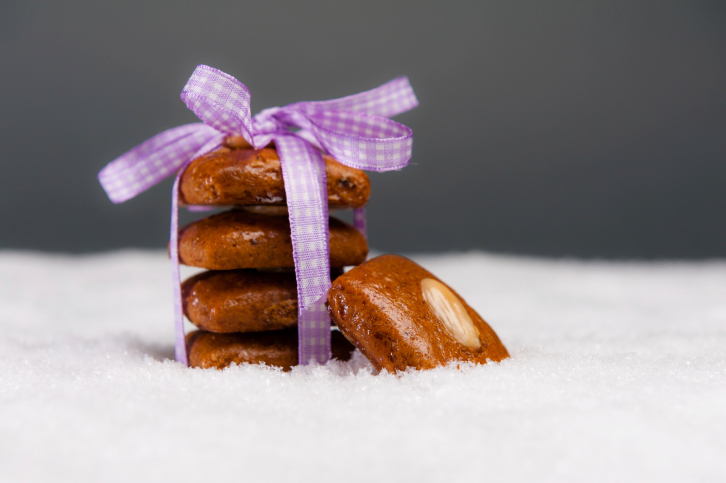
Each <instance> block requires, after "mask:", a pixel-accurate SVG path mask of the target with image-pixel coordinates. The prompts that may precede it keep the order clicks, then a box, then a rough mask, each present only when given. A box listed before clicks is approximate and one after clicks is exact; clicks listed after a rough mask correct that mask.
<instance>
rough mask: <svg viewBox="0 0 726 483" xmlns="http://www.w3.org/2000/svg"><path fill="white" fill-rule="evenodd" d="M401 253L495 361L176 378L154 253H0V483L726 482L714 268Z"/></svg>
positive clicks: (721, 343) (724, 331) (725, 375)
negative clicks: (490, 343)
mask: <svg viewBox="0 0 726 483" xmlns="http://www.w3.org/2000/svg"><path fill="white" fill-rule="evenodd" d="M414 258H415V259H416V260H417V261H418V262H419V263H421V264H423V265H424V266H425V267H426V268H428V269H429V270H431V271H432V272H434V273H435V274H436V275H438V276H439V277H440V278H441V279H443V280H444V281H446V282H447V283H449V284H450V285H451V286H453V287H454V289H456V290H457V291H458V292H459V293H460V294H461V295H462V296H464V298H465V299H466V300H467V301H468V302H469V303H470V304H471V305H472V306H474V307H475V308H476V309H477V310H478V311H479V313H480V314H481V315H482V316H483V317H484V318H485V319H487V321H489V323H490V324H491V325H492V327H494V329H495V330H496V331H497V332H498V333H499V335H500V337H501V338H502V340H503V342H504V344H505V345H506V346H507V348H508V349H509V351H510V353H511V354H512V358H511V359H509V360H506V361H504V362H502V363H501V364H489V365H485V366H477V367H464V368H463V369H461V370H457V369H455V368H453V367H449V368H442V369H438V370H433V371H427V372H410V373H406V374H403V375H400V376H394V375H391V374H387V373H386V374H381V375H374V374H372V370H371V368H370V365H369V364H368V363H367V361H365V359H363V358H362V356H360V354H356V358H355V359H354V361H353V362H351V363H340V362H333V363H330V364H328V365H327V366H324V367H320V366H317V367H306V368H300V369H296V370H294V371H293V372H291V373H282V372H279V371H277V370H273V369H270V368H265V367H260V366H239V367H232V368H229V369H227V370H225V371H215V370H201V369H187V368H184V367H182V366H180V365H179V364H177V363H175V362H172V361H170V360H168V358H169V357H171V356H172V353H173V333H172V315H171V289H170V284H169V265H168V261H167V260H166V258H165V254H164V253H161V252H139V251H135V252H120V253H113V254H105V255H97V256H80V257H72V256H51V255H40V254H31V253H13V252H4V253H3V252H0V289H1V290H0V324H2V326H1V328H0V481H3V482H4V481H125V482H130V481H195V482H199V481H205V482H207V481H218V480H221V479H222V478H224V479H225V480H229V481H245V482H253V481H313V480H315V481H335V482H337V483H339V482H358V481H366V482H378V481H381V482H383V481H415V482H421V481H447V482H448V481H726V262H724V261H716V262H700V263H685V262H683V263H607V262H579V261H568V260H557V261H554V260H542V259H533V258H518V257H507V256H495V255H488V254H481V253H470V254H457V255H446V256H419V257H414ZM188 273H191V272H188Z"/></svg>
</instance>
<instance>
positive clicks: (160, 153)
mask: <svg viewBox="0 0 726 483" xmlns="http://www.w3.org/2000/svg"><path fill="white" fill-rule="evenodd" d="M217 135H219V132H218V131H217V130H215V129H213V128H211V127H209V126H207V125H205V124H202V123H194V124H186V125H184V126H178V127H175V128H172V129H168V130H166V131H164V132H162V133H159V134H157V135H156V136H154V137H153V138H151V139H148V140H146V141H144V142H143V143H141V144H139V145H138V146H136V147H135V148H134V149H132V150H131V151H129V152H127V153H125V154H123V155H121V156H119V157H118V158H116V159H115V160H113V161H111V162H110V163H108V165H106V167H105V168H103V169H102V170H101V171H100V172H99V173H98V181H99V182H100V183H101V186H103V189H104V190H105V191H106V194H107V195H108V197H109V198H110V199H111V201H112V202H114V203H122V202H124V201H126V200H129V199H131V198H133V197H134V196H136V195H138V194H139V193H141V192H143V191H146V190H147V189H149V188H151V187H152V186H154V185H155V184H157V183H159V182H160V181H162V180H163V179H164V178H166V177H167V176H169V175H170V174H172V173H173V172H174V171H175V170H177V169H179V167H180V166H181V165H182V164H184V162H185V161H186V160H188V159H189V157H190V156H191V155H192V154H193V153H194V152H196V151H197V150H199V148H200V147H201V146H203V145H205V144H206V143H207V142H208V141H209V140H210V139H211V138H214V137H215V136H217Z"/></svg>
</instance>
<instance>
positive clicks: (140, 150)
mask: <svg viewBox="0 0 726 483" xmlns="http://www.w3.org/2000/svg"><path fill="white" fill-rule="evenodd" d="M181 98H182V100H183V101H184V103H185V104H186V105H187V107H188V108H189V109H191V110H192V111H193V112H194V113H195V114H196V115H197V116H198V117H199V118H200V119H201V120H202V121H203V123H195V124H187V125H184V126H179V127H176V128H172V129H169V130H168V131H164V132H162V133H160V134H158V135H156V136H154V137H153V138H151V139H149V140H147V141H146V142H144V143H142V144H141V145H139V146H137V147H136V148H134V149H132V150H131V151H129V152H128V153H126V154H124V155H122V156H121V157H119V158H118V159H116V160H114V161H112V162H111V163H109V164H108V165H107V166H106V167H105V168H104V169H103V170H101V172H100V173H99V176H98V178H99V181H100V182H101V185H102V186H103V188H104V189H105V190H106V193H107V194H108V196H109V198H110V199H111V200H112V201H113V202H114V203H120V202H123V201H126V200H128V199H130V198H133V197H134V196H136V195H137V194H139V193H141V192H142V191H145V190H147V189H148V188H150V187H151V186H153V185H155V184H156V183H158V182H160V181H161V180H163V179H164V178H166V177H167V176H169V175H170V174H172V173H174V172H175V171H178V173H177V177H176V182H175V183H174V191H173V194H172V223H171V225H172V226H171V233H170V255H171V258H172V273H173V275H174V295H175V316H176V329H177V330H176V358H177V360H178V361H181V362H184V363H187V355H186V347H185V342H184V325H183V317H182V313H181V292H180V288H179V286H180V283H179V266H178V258H179V257H178V252H177V248H178V247H177V236H178V226H177V209H178V208H177V207H178V205H177V203H178V185H179V179H180V177H181V174H182V173H183V171H184V169H183V168H185V167H186V164H188V163H189V162H190V161H191V160H192V159H194V158H196V157H198V156H200V155H201V154H204V153H205V152H209V151H211V150H212V149H215V148H216V147H218V146H219V145H220V144H221V143H222V142H223V140H224V137H225V136H227V135H230V134H241V135H242V136H243V137H244V138H245V139H246V140H247V142H249V143H250V145H252V146H253V147H255V148H256V149H261V148H263V147H265V146H267V145H268V144H269V143H270V142H272V141H274V142H275V147H276V148H277V151H278V154H279V157H280V163H281V166H282V175H283V180H284V182H285V194H286V197H287V206H288V211H289V216H290V229H291V236H292V245H293V255H294V259H295V274H296V277H297V287H298V288H297V290H298V315H299V318H298V336H299V361H300V363H301V364H306V363H308V362H310V361H311V360H313V361H316V362H320V363H324V362H325V361H327V360H328V359H329V358H330V328H329V327H330V320H329V319H328V317H327V313H326V311H325V307H324V302H325V297H326V295H327V291H328V289H329V288H330V255H329V246H328V196H327V188H326V182H325V163H324V162H323V158H322V155H321V151H324V152H326V153H328V154H330V155H331V156H333V157H334V158H335V159H336V160H338V161H339V162H341V163H343V164H345V165H347V166H350V167H354V168H358V169H366V170H371V171H389V170H395V169H401V168H403V167H404V166H406V165H407V164H408V163H409V161H410V159H411V148H412V145H413V133H412V131H411V129H409V128H408V127H406V126H404V125H402V124H399V123H397V122H394V121H391V120H390V119H387V117H390V116H394V115H396V114H399V113H401V112H405V111H408V110H410V109H412V108H414V107H416V106H417V105H418V101H417V100H416V96H415V95H414V93H413V89H412V88H411V86H410V84H409V82H408V79H407V78H405V77H399V78H397V79H394V80H392V81H390V82H388V83H386V84H384V85H382V86H380V87H377V88H376V89H373V90H370V91H366V92H361V93H360V94H355V95H352V96H348V97H343V98H341V99H332V100H329V101H314V102H298V103H295V104H290V105H288V106H285V107H273V108H270V109H265V110H263V111H262V112H260V113H259V114H257V115H256V116H255V117H252V116H251V115H250V98H251V96H250V92H249V90H248V89H247V87H246V86H245V85H244V84H242V83H241V82H239V81H238V80H237V79H235V78H234V77H232V76H230V75H228V74H225V73H224V72H222V71H220V70H217V69H214V68H212V67H209V66H206V65H199V66H197V68H196V69H195V71H194V73H193V74H192V76H191V77H190V78H189V81H188V82H187V84H186V86H184V89H183V90H182V92H181ZM355 218H356V225H357V226H359V227H364V226H365V212H364V211H363V210H356V216H355Z"/></svg>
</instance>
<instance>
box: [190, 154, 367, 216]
mask: <svg viewBox="0 0 726 483" xmlns="http://www.w3.org/2000/svg"><path fill="white" fill-rule="evenodd" d="M323 160H324V161H325V174H326V177H327V184H328V205H329V206H330V207H331V208H341V207H349V208H361V207H362V206H363V205H365V204H366V203H367V202H368V197H369V196H370V194H371V185H370V182H369V180H368V176H367V175H366V174H365V172H363V171H361V170H360V169H355V168H349V167H348V166H345V165H343V164H340V163H339V162H337V161H336V160H334V159H333V158H331V157H330V156H328V155H323ZM180 191H181V196H182V200H183V202H185V203H187V204H190V205H260V204H272V205H284V204H285V202H286V197H285V186H284V183H283V180H282V170H281V168H280V158H279V157H278V156H277V151H276V150H275V149H270V148H265V149H229V148H226V147H223V148H220V149H218V150H216V151H213V152H211V153H209V154H206V155H204V156H200V157H199V158H197V159H195V160H194V161H192V162H191V163H190V164H189V166H188V167H187V169H186V170H185V171H184V174H183V175H182V178H181V186H180Z"/></svg>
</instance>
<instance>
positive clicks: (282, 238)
mask: <svg viewBox="0 0 726 483" xmlns="http://www.w3.org/2000/svg"><path fill="white" fill-rule="evenodd" d="M329 226H330V266H332V267H345V266H348V265H358V264H359V263H362V262H363V261H364V260H365V259H366V256H367V255H368V244H367V243H366V240H365V238H364V237H363V235H361V234H360V232H359V231H358V230H356V229H355V228H354V227H352V226H350V225H348V224H347V223H343V222H342V221H340V220H337V219H335V218H330V222H329ZM179 261H180V262H181V263H183V264H185V265H191V266H194V267H201V268H206V269H208V270H232V269H236V268H274V267H292V266H294V262H293V258H292V241H291V239H290V224H289V221H288V218H287V217H286V216H266V215H259V214H256V213H249V212H247V211H244V210H232V211H227V212H224V213H220V214H218V215H213V216H210V217H207V218H203V219H201V220H198V221H195V222H194V223H192V224H190V225H187V226H186V227H184V228H182V229H181V232H180V233H179Z"/></svg>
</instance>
